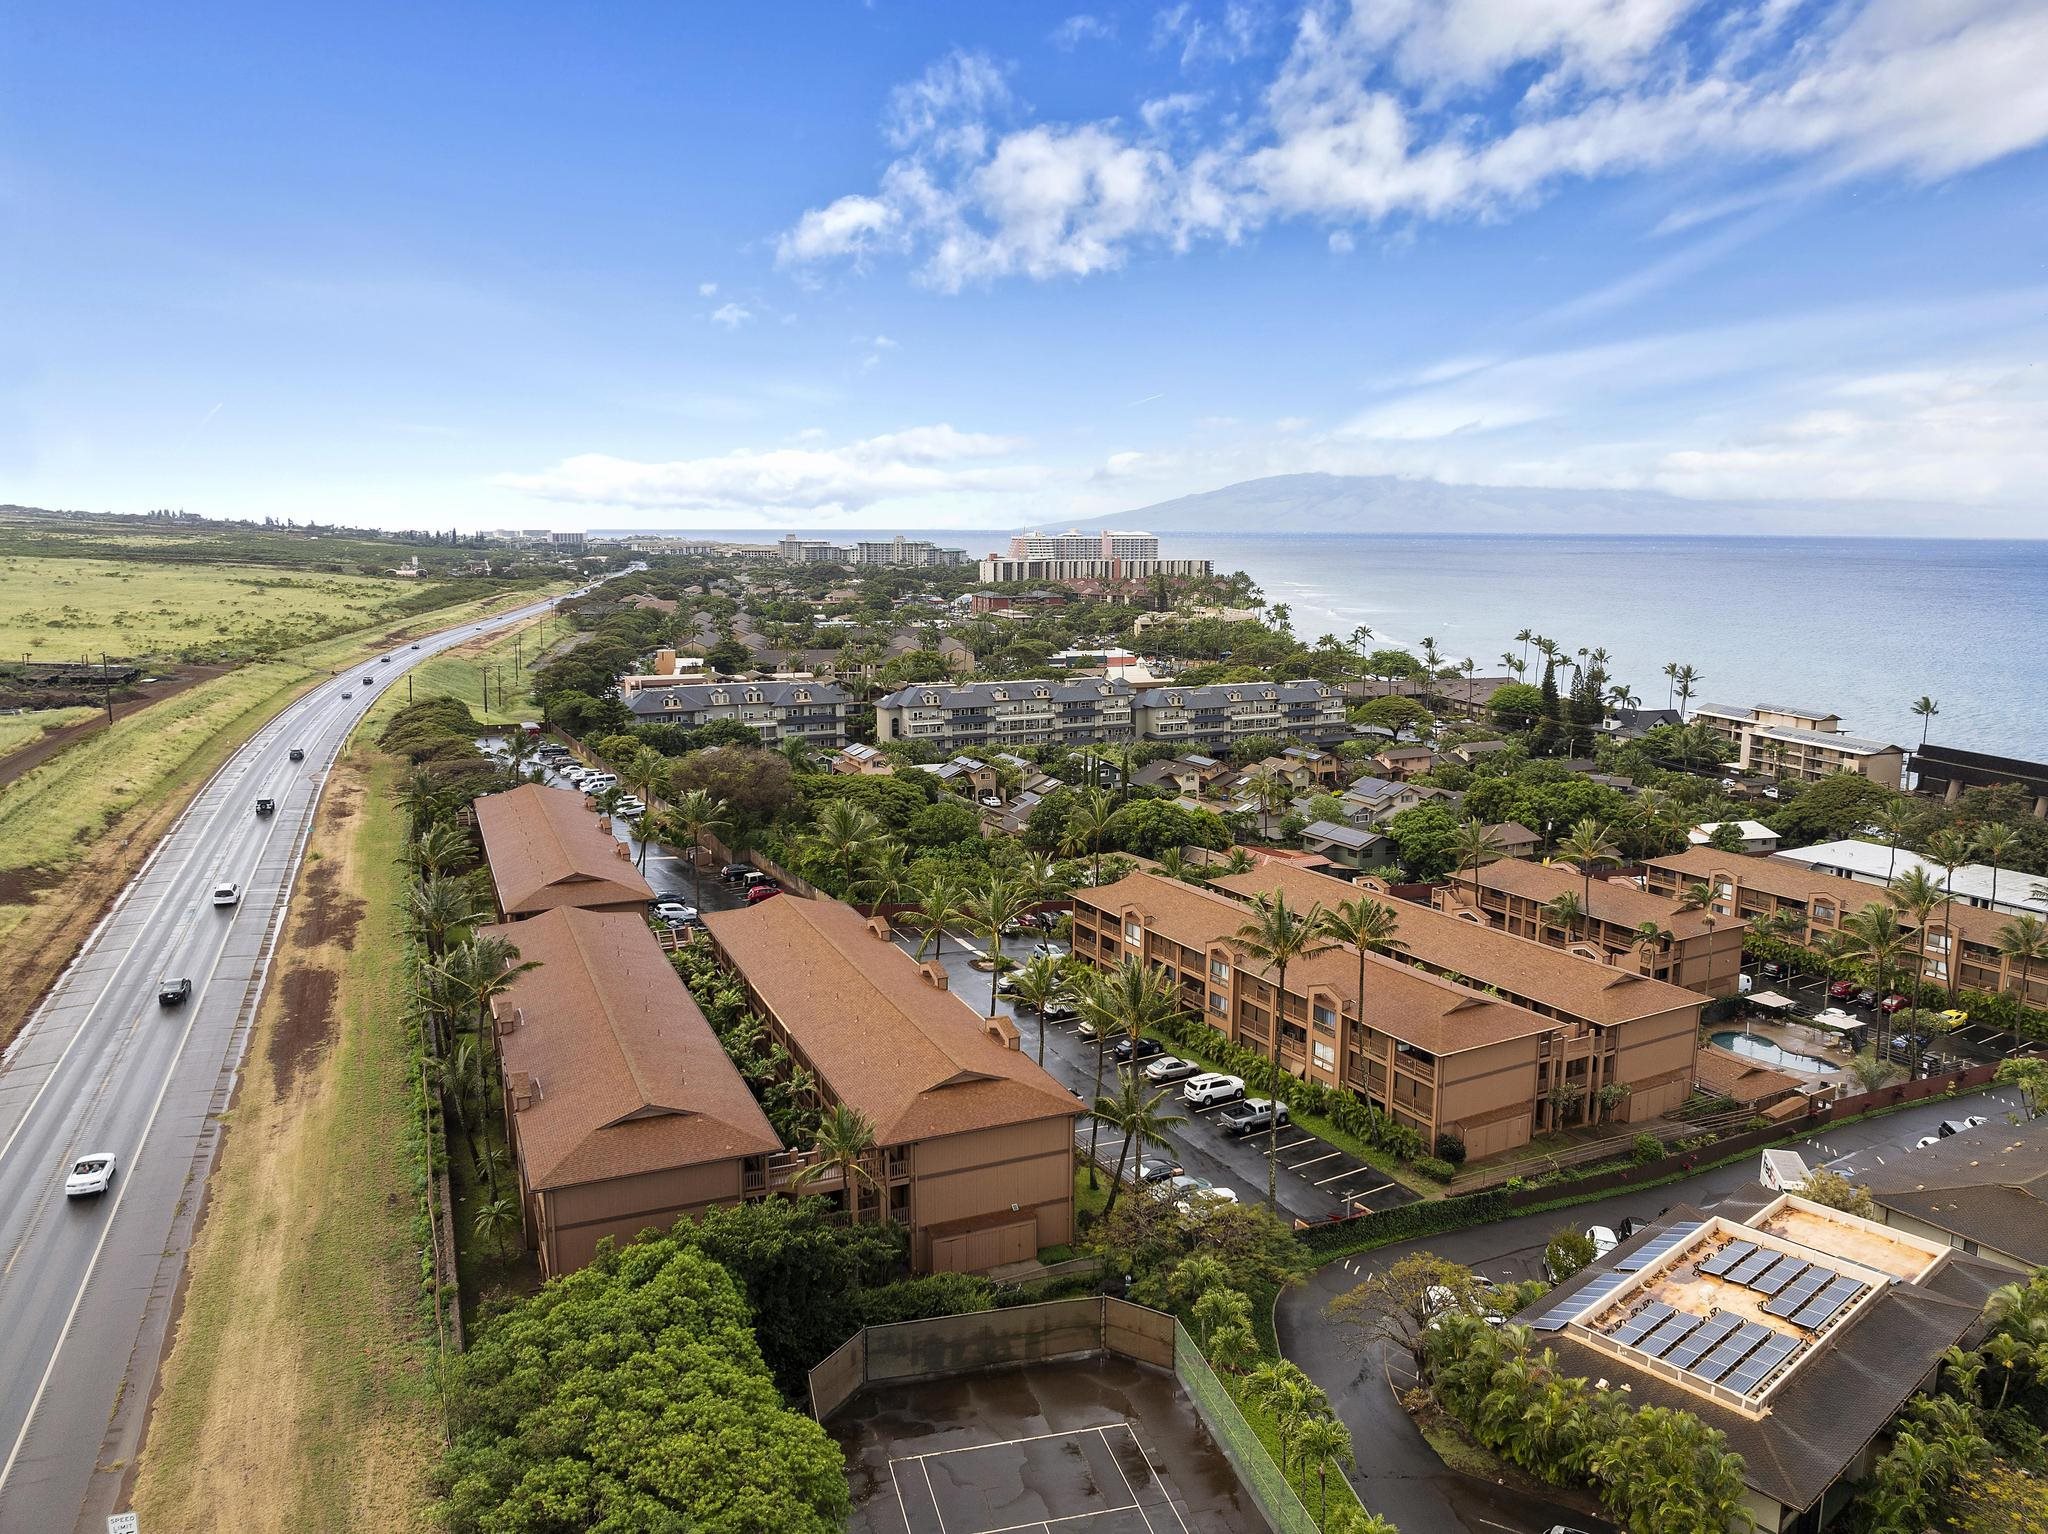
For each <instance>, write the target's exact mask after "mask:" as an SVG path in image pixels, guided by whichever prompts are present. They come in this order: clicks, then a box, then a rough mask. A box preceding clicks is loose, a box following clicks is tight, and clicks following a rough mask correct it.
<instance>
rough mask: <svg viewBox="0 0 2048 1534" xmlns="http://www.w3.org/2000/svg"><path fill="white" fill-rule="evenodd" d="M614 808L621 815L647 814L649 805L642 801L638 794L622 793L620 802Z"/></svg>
mask: <svg viewBox="0 0 2048 1534" xmlns="http://www.w3.org/2000/svg"><path fill="white" fill-rule="evenodd" d="M612 808H613V809H614V810H615V811H617V812H618V813H619V814H621V815H645V814H646V813H647V806H646V805H644V804H642V803H641V802H640V796H639V795H638V794H621V795H619V802H618V803H617V804H615V805H613V806H612Z"/></svg>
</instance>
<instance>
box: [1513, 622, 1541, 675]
mask: <svg viewBox="0 0 2048 1534" xmlns="http://www.w3.org/2000/svg"><path fill="white" fill-rule="evenodd" d="M1535 637H1536V634H1535V631H1534V630H1532V629H1516V630H1515V643H1516V644H1518V645H1520V646H1521V647H1522V664H1521V665H1520V667H1518V668H1517V669H1518V670H1522V671H1527V670H1528V669H1529V641H1530V640H1532V639H1534V638H1535Z"/></svg>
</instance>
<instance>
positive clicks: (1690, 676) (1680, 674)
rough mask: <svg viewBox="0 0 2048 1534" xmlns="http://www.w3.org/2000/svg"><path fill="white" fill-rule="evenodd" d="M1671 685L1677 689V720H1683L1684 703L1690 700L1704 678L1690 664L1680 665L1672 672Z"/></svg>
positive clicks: (1682, 721)
mask: <svg viewBox="0 0 2048 1534" xmlns="http://www.w3.org/2000/svg"><path fill="white" fill-rule="evenodd" d="M1671 680H1672V685H1673V686H1674V687H1675V688H1676V689H1677V691H1678V722H1679V723H1680V724H1683V723H1684V722H1685V705H1686V704H1688V703H1690V702H1691V701H1692V695H1693V693H1694V692H1695V691H1697V690H1698V687H1699V684H1700V683H1702V682H1704V681H1705V680H1706V678H1705V677H1704V676H1702V675H1701V674H1700V672H1699V671H1698V670H1697V669H1696V668H1694V667H1692V666H1680V667H1679V668H1678V669H1677V670H1676V671H1674V672H1673V673H1672V677H1671Z"/></svg>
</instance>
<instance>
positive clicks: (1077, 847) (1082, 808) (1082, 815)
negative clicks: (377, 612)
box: [1060, 788, 1116, 884]
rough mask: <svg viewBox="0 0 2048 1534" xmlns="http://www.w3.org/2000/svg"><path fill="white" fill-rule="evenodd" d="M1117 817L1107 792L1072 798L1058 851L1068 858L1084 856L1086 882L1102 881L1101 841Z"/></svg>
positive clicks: (1095, 791)
mask: <svg viewBox="0 0 2048 1534" xmlns="http://www.w3.org/2000/svg"><path fill="white" fill-rule="evenodd" d="M1115 815H1116V797H1115V796H1114V795H1113V794H1111V793H1110V792H1109V791H1108V790H1107V789H1102V788H1091V789H1087V790H1085V791H1083V792H1082V793H1080V794H1078V795H1076V796H1075V799H1074V803H1073V806H1072V808H1071V809H1069V810H1068V811H1067V824H1066V829H1065V831H1064V833H1063V834H1062V835H1061V838H1060V851H1061V852H1063V853H1065V854H1066V855H1067V856H1068V857H1079V856H1080V855H1081V854H1082V853H1084V852H1085V853H1087V854H1088V858H1089V863H1088V882H1089V883H1090V884H1096V883H1099V882H1100V881H1101V879H1102V838H1103V835H1104V833H1106V832H1107V831H1108V830H1109V823H1110V821H1111V820H1112V819H1113V818H1114V817H1115Z"/></svg>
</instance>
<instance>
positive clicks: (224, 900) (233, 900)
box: [213, 883, 242, 905]
mask: <svg viewBox="0 0 2048 1534" xmlns="http://www.w3.org/2000/svg"><path fill="white" fill-rule="evenodd" d="M213 903H214V904H215V905H240V904H241V903H242V886H241V885H239V884H225V883H223V884H216V885H215V886H214V887H213Z"/></svg>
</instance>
